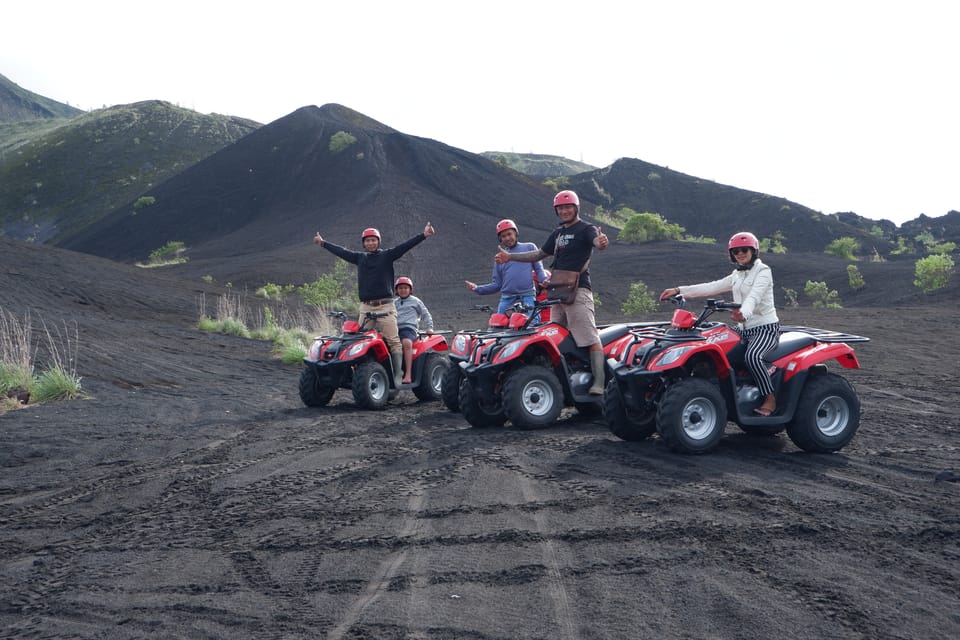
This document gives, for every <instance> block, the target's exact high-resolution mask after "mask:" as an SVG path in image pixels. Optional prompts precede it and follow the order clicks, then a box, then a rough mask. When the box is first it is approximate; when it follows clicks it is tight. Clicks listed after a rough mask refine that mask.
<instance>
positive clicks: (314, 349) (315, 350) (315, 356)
mask: <svg viewBox="0 0 960 640" xmlns="http://www.w3.org/2000/svg"><path fill="white" fill-rule="evenodd" d="M322 348H323V340H314V341H313V344H312V345H310V349H309V350H308V351H307V357H308V358H310V359H311V360H319V359H320V350H321V349H322Z"/></svg>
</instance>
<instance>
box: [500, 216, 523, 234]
mask: <svg viewBox="0 0 960 640" xmlns="http://www.w3.org/2000/svg"><path fill="white" fill-rule="evenodd" d="M507 229H513V230H514V231H516V232H517V233H518V234H519V233H520V230H519V229H517V223H515V222H514V221H513V220H510V219H506V218H505V219H503V220H501V221H500V222H498V223H497V237H498V238H499V237H500V234H501V233H503V232H504V231H506V230H507Z"/></svg>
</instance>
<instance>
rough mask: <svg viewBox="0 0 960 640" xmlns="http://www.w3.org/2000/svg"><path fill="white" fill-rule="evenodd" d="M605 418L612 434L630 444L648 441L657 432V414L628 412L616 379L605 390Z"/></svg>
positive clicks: (649, 411) (608, 383)
mask: <svg viewBox="0 0 960 640" xmlns="http://www.w3.org/2000/svg"><path fill="white" fill-rule="evenodd" d="M603 417H604V419H605V420H606V421H607V427H608V428H609V429H610V433H612V434H613V435H615V436H617V437H618V438H620V439H622V440H626V441H628V442H638V441H640V440H646V439H647V438H649V437H650V436H652V435H653V434H654V433H656V432H657V412H656V411H654V410H652V409H651V410H647V411H640V412H634V411H630V410H628V409H627V406H626V403H625V402H624V400H623V394H622V393H621V392H620V385H619V384H618V383H617V381H616V380H615V379H614V380H610V381H609V382H607V387H606V389H604V390H603Z"/></svg>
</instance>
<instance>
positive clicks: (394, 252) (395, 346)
mask: <svg viewBox="0 0 960 640" xmlns="http://www.w3.org/2000/svg"><path fill="white" fill-rule="evenodd" d="M433 234H434V231H433V225H431V224H430V223H429V222H428V223H427V226H425V227H424V228H423V233H418V234H417V235H415V236H414V237H412V238H410V239H409V240H407V241H406V242H404V243H403V244H400V245H397V246H396V247H393V248H391V249H381V248H380V232H379V231H377V230H376V229H374V228H369V229H364V230H363V233H362V234H361V235H360V240H361V241H362V242H363V249H364V250H363V251H351V250H350V249H345V248H344V247H341V246H339V245H336V244H333V243H332V242H327V241H326V240H324V239H323V237H322V236H321V235H320V232H319V231H318V232H317V235H315V236H314V237H313V243H314V244H318V245H320V246H321V247H323V248H325V249H326V250H327V251H329V252H330V253H332V254H333V255H335V256H337V257H338V258H342V259H344V260H346V261H347V262H350V263H352V264H355V265H357V293H358V295H359V297H360V324H361V325H363V324H364V322H365V321H366V322H368V323H369V320H367V318H366V315H367V313H369V312H372V313H378V314H380V313H384V314H386V315H385V316H383V317H381V318H378V319H377V320H376V322H374V325H373V326H374V327H375V328H377V329H379V330H380V333H381V334H383V339H384V340H385V341H386V343H387V347H389V349H390V361H391V363H392V364H393V375H394V380H395V382H396V385H397V386H398V387H399V386H400V381H401V375H402V373H401V371H402V369H403V366H402V365H403V344H402V343H401V342H400V334H399V331H398V329H397V307H396V306H395V305H394V304H393V283H394V276H395V274H394V271H393V263H394V262H396V261H397V260H399V259H400V258H401V257H402V256H403V254H405V253H406V252H407V251H410V249H413V248H414V247H415V246H417V245H418V244H420V243H421V242H423V241H424V240H426V239H427V238H429V237H430V236H432V235H433Z"/></svg>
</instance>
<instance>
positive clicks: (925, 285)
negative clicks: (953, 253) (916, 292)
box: [913, 253, 954, 293]
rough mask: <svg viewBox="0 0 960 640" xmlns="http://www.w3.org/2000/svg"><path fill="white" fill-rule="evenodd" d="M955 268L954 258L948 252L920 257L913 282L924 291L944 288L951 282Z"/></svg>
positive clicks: (928, 291)
mask: <svg viewBox="0 0 960 640" xmlns="http://www.w3.org/2000/svg"><path fill="white" fill-rule="evenodd" d="M953 268H954V263H953V258H951V257H950V256H948V255H946V254H940V253H938V254H935V255H932V256H927V257H926V258H920V259H919V260H917V263H916V265H915V267H914V276H915V279H914V281H913V284H915V285H916V286H918V287H920V290H921V291H923V292H924V293H930V292H931V291H936V290H937V289H942V288H944V287H945V286H947V283H949V282H950V277H951V276H952V275H953Z"/></svg>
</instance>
